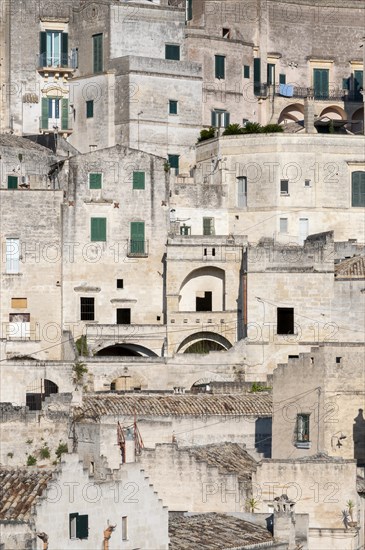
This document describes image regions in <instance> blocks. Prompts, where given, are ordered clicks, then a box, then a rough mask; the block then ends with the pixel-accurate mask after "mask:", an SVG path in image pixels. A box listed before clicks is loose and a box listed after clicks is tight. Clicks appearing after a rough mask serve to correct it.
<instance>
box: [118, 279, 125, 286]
mask: <svg viewBox="0 0 365 550" xmlns="http://www.w3.org/2000/svg"><path fill="white" fill-rule="evenodd" d="M117 288H124V281H123V279H117Z"/></svg>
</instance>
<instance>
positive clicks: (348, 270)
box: [335, 256, 365, 279]
mask: <svg viewBox="0 0 365 550" xmlns="http://www.w3.org/2000/svg"><path fill="white" fill-rule="evenodd" d="M335 277H336V278H337V279H365V256H354V257H353V258H349V259H348V260H344V261H343V262H340V263H338V264H336V265H335Z"/></svg>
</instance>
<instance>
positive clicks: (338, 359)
mask: <svg viewBox="0 0 365 550" xmlns="http://www.w3.org/2000/svg"><path fill="white" fill-rule="evenodd" d="M341 359H342V357H336V364H337V365H339V364H340V363H341Z"/></svg>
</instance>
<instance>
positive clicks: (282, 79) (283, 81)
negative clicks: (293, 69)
mask: <svg viewBox="0 0 365 550" xmlns="http://www.w3.org/2000/svg"><path fill="white" fill-rule="evenodd" d="M279 84H286V75H285V74H279Z"/></svg>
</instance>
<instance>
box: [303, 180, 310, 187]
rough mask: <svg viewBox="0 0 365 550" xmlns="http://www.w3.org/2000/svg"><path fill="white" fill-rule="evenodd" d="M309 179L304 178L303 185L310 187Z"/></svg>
mask: <svg viewBox="0 0 365 550" xmlns="http://www.w3.org/2000/svg"><path fill="white" fill-rule="evenodd" d="M311 183H312V182H311V180H305V181H304V187H310V186H311Z"/></svg>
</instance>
